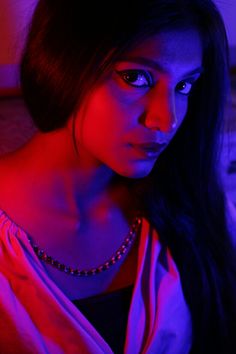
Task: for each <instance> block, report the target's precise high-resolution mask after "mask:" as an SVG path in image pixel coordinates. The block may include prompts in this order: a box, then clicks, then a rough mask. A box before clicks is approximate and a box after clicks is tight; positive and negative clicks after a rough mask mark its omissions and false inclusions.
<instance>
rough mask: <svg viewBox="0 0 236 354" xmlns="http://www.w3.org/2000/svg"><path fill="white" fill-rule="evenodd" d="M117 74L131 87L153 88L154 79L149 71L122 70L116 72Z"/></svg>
mask: <svg viewBox="0 0 236 354" xmlns="http://www.w3.org/2000/svg"><path fill="white" fill-rule="evenodd" d="M116 73H117V74H118V75H119V76H120V77H121V78H122V80H124V81H125V82H126V83H127V84H128V85H130V86H133V87H141V88H143V87H152V86H153V78H152V75H151V74H150V73H149V72H148V71H145V70H122V71H116Z"/></svg>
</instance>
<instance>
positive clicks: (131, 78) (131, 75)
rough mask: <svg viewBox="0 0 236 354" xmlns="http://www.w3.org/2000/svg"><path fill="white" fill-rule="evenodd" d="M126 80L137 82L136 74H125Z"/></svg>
mask: <svg viewBox="0 0 236 354" xmlns="http://www.w3.org/2000/svg"><path fill="white" fill-rule="evenodd" d="M127 79H128V80H129V81H131V82H133V81H136V80H137V74H136V73H129V74H127Z"/></svg>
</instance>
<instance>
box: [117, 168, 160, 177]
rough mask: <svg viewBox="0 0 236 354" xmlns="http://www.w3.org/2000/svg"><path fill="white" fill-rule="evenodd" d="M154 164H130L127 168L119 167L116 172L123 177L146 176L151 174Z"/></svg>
mask: <svg viewBox="0 0 236 354" xmlns="http://www.w3.org/2000/svg"><path fill="white" fill-rule="evenodd" d="M152 169H153V165H152V166H142V167H139V168H138V167H137V166H136V167H134V166H133V167H132V166H128V167H127V168H126V169H119V170H117V171H116V173H117V174H118V175H120V176H122V177H127V178H144V177H147V176H148V175H149V173H150V172H151V171H152Z"/></svg>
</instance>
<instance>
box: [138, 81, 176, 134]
mask: <svg viewBox="0 0 236 354" xmlns="http://www.w3.org/2000/svg"><path fill="white" fill-rule="evenodd" d="M147 96H148V97H147V100H146V110H145V118H144V125H145V126H146V127H147V128H149V129H151V130H159V131H160V132H162V133H166V134H171V133H172V132H173V131H174V130H175V128H176V126H177V120H176V114H175V99H174V95H173V94H172V92H171V90H170V88H169V85H168V83H167V82H166V81H163V82H159V83H158V85H157V86H156V87H153V88H152V89H151V90H150V91H149V93H148V94H147Z"/></svg>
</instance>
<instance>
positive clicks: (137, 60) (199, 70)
mask: <svg viewBox="0 0 236 354" xmlns="http://www.w3.org/2000/svg"><path fill="white" fill-rule="evenodd" d="M119 61H126V62H129V63H136V64H141V65H145V66H149V67H150V68H152V69H154V70H156V71H160V72H163V73H166V72H167V70H166V69H165V68H164V67H163V66H162V65H161V64H160V63H158V62H156V61H154V60H152V59H148V58H145V57H132V56H129V57H122V58H121V59H120V60H119ZM203 71H204V69H203V67H202V66H199V67H197V68H196V69H194V70H191V71H189V72H187V73H186V74H185V76H187V75H194V74H201V73H202V72H203Z"/></svg>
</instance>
